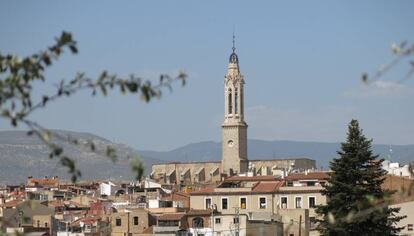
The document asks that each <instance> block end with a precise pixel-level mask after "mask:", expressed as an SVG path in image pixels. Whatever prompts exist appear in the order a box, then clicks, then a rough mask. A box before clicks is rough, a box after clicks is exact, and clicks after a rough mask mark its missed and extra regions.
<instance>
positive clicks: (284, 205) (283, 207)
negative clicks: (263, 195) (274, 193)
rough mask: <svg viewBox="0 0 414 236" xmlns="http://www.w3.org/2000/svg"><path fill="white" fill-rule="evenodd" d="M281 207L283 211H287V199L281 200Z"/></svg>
mask: <svg viewBox="0 0 414 236" xmlns="http://www.w3.org/2000/svg"><path fill="white" fill-rule="evenodd" d="M280 206H281V208H282V209H287V206H288V198H287V197H281V198H280Z"/></svg>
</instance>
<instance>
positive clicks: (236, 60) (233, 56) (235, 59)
mask: <svg viewBox="0 0 414 236" xmlns="http://www.w3.org/2000/svg"><path fill="white" fill-rule="evenodd" d="M231 49H232V50H233V52H232V53H231V55H230V59H229V63H232V64H239V58H238V56H237V54H236V36H234V32H233V47H232V48H231Z"/></svg>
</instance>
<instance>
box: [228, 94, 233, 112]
mask: <svg viewBox="0 0 414 236" xmlns="http://www.w3.org/2000/svg"><path fill="white" fill-rule="evenodd" d="M228 96H229V99H228V102H229V114H232V113H233V101H232V94H231V89H229V94H228Z"/></svg>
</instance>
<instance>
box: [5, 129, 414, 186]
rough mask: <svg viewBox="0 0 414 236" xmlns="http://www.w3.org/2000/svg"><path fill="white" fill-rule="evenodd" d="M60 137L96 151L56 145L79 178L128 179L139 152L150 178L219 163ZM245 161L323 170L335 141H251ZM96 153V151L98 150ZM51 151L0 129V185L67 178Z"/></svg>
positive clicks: (215, 154) (211, 155)
mask: <svg viewBox="0 0 414 236" xmlns="http://www.w3.org/2000/svg"><path fill="white" fill-rule="evenodd" d="M57 132H58V133H59V134H60V135H61V136H70V137H73V138H77V139H78V140H79V141H80V142H81V143H82V142H86V141H87V140H91V141H93V142H94V143H95V145H96V149H97V150H98V153H94V152H90V151H89V150H88V148H85V147H83V146H82V145H70V144H68V143H66V142H62V141H58V142H57V143H59V144H60V145H62V146H63V147H64V150H65V153H66V155H68V156H70V157H71V158H73V159H75V160H76V163H77V165H78V167H79V168H80V169H81V171H82V173H83V175H82V179H92V178H93V179H131V178H132V177H133V174H132V173H131V171H130V166H129V162H130V160H128V159H127V158H126V157H127V156H136V155H137V153H139V154H140V155H139V156H141V158H142V161H143V163H144V165H145V167H146V170H145V174H149V172H150V168H151V165H152V164H153V163H161V162H172V161H181V162H191V161H195V160H196V161H209V160H220V159H221V143H219V142H212V141H206V142H199V143H192V144H188V145H185V146H183V147H179V148H176V149H174V150H171V151H165V152H159V151H148V150H141V151H136V150H134V149H133V148H131V147H128V146H127V145H124V144H115V143H112V142H110V141H108V140H107V139H105V138H102V137H98V136H96V135H93V134H88V133H79V132H70V131H57ZM108 145H109V146H111V147H114V148H115V149H116V150H117V152H118V155H119V157H120V159H119V161H118V162H115V163H113V162H112V161H110V160H109V159H108V158H107V157H106V156H105V155H104V154H103V153H104V152H103V150H105V148H106V146H108ZM248 145H249V146H248V155H249V159H251V160H254V159H274V158H295V157H307V158H310V159H314V160H316V165H317V167H318V168H320V167H323V168H325V169H326V168H327V167H328V165H329V161H330V160H332V158H334V157H336V151H337V150H338V148H339V145H340V144H339V143H322V142H296V141H264V140H249V142H248ZM389 148H390V146H389V145H381V144H375V145H373V149H374V153H376V154H380V156H381V157H382V158H386V159H388V158H389ZM392 149H393V155H392V157H391V160H392V161H398V162H400V163H402V164H406V163H409V162H411V161H413V160H414V145H393V146H392ZM99 150H100V151H99ZM48 154H49V149H48V148H47V147H46V146H45V145H44V144H43V143H42V142H41V141H40V140H39V139H37V138H36V137H32V136H27V135H26V132H24V131H0V160H1V164H0V184H2V183H3V184H4V183H10V184H11V183H13V184H17V183H22V182H24V181H25V180H26V178H27V176H37V177H42V176H56V175H57V176H60V177H61V178H67V177H68V174H67V169H65V168H63V167H61V165H60V164H59V162H58V160H56V159H52V160H50V159H49V158H48Z"/></svg>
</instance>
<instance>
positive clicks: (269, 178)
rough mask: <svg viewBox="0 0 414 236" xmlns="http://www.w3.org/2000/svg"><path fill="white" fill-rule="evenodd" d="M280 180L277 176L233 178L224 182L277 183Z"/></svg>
mask: <svg viewBox="0 0 414 236" xmlns="http://www.w3.org/2000/svg"><path fill="white" fill-rule="evenodd" d="M278 179H279V178H277V177H275V176H269V175H265V176H231V177H228V178H226V179H225V180H224V182H232V181H251V182H253V181H275V180H278Z"/></svg>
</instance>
